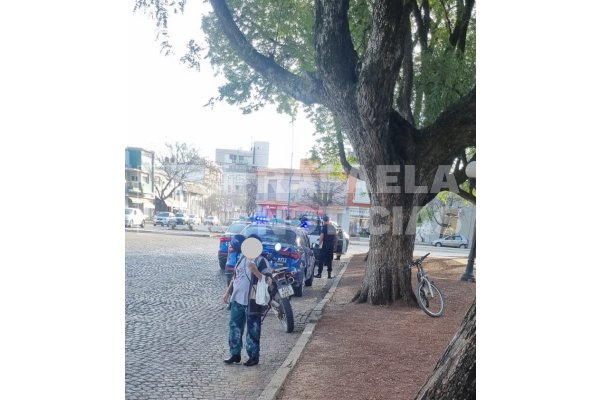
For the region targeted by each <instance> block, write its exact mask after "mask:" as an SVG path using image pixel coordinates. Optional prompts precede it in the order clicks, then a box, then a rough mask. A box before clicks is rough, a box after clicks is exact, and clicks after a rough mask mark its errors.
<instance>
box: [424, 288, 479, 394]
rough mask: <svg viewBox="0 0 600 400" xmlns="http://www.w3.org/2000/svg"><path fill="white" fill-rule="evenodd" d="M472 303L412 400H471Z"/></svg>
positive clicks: (472, 385)
mask: <svg viewBox="0 0 600 400" xmlns="http://www.w3.org/2000/svg"><path fill="white" fill-rule="evenodd" d="M475 319H476V318H475V299H473V303H472V304H471V308H470V309H469V311H468V312H467V314H466V315H465V318H464V319H463V322H462V324H461V326H460V328H459V329H458V332H456V335H454V338H453V339H452V341H451V342H450V344H449V345H448V348H447V349H446V351H445V352H444V354H443V355H442V357H441V358H440V360H439V361H438V363H437V365H436V366H435V369H434V370H433V373H432V374H431V375H430V376H429V378H428V379H427V382H425V384H424V385H423V387H422V388H421V390H419V393H417V397H416V398H415V400H471V399H475Z"/></svg>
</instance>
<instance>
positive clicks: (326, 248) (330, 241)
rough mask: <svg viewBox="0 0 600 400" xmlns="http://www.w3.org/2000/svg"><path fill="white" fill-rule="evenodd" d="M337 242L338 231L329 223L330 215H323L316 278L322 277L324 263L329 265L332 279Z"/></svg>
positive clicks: (328, 270)
mask: <svg viewBox="0 0 600 400" xmlns="http://www.w3.org/2000/svg"><path fill="white" fill-rule="evenodd" d="M336 243H337V232H336V231H335V227H334V226H333V225H331V224H330V223H329V217H328V216H327V215H325V216H324V217H323V225H322V226H321V235H320V237H319V248H320V251H319V266H318V271H317V275H315V278H320V277H321V273H322V272H323V265H326V266H327V278H328V279H331V278H333V276H331V272H332V264H333V251H334V250H335V245H336Z"/></svg>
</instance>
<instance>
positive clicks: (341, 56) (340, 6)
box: [315, 0, 358, 91]
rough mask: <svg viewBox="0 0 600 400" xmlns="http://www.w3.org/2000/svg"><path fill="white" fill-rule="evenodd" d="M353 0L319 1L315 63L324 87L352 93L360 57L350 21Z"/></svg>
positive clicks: (317, 4)
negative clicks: (349, 8) (353, 42)
mask: <svg viewBox="0 0 600 400" xmlns="http://www.w3.org/2000/svg"><path fill="white" fill-rule="evenodd" d="M349 3H350V1H349V0H316V1H315V63H316V65H317V70H318V71H319V74H320V78H321V79H322V80H323V83H324V85H325V86H326V87H327V86H332V87H335V88H336V89H337V90H343V91H348V90H351V89H352V88H353V87H354V85H355V84H356V81H357V77H356V69H357V68H356V65H357V62H358V55H357V54H356V51H355V50H354V45H353V44H352V36H351V35H350V25H349V22H348V7H349Z"/></svg>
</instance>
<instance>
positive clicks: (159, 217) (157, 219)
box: [154, 211, 175, 226]
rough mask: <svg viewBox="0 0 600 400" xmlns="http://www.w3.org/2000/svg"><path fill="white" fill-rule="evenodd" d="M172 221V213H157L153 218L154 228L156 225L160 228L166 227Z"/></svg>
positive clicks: (173, 216) (173, 217) (173, 218)
mask: <svg viewBox="0 0 600 400" xmlns="http://www.w3.org/2000/svg"><path fill="white" fill-rule="evenodd" d="M174 220H175V214H173V213H172V212H168V211H160V212H157V213H156V215H155V216H154V226H156V225H160V226H165V225H167V226H168V225H169V224H170V223H172V222H173V221H174Z"/></svg>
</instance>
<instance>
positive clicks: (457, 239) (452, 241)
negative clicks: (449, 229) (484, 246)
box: [431, 235, 469, 249]
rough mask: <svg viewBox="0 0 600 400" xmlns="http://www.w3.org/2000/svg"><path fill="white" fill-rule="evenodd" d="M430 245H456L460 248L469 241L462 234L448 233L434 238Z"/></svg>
mask: <svg viewBox="0 0 600 400" xmlns="http://www.w3.org/2000/svg"><path fill="white" fill-rule="evenodd" d="M431 244H432V245H434V246H436V247H442V246H446V247H458V248H462V249H466V248H467V246H468V245H469V241H468V240H467V238H466V237H464V236H463V235H450V236H446V237H444V238H442V239H436V240H434V241H432V242H431Z"/></svg>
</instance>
